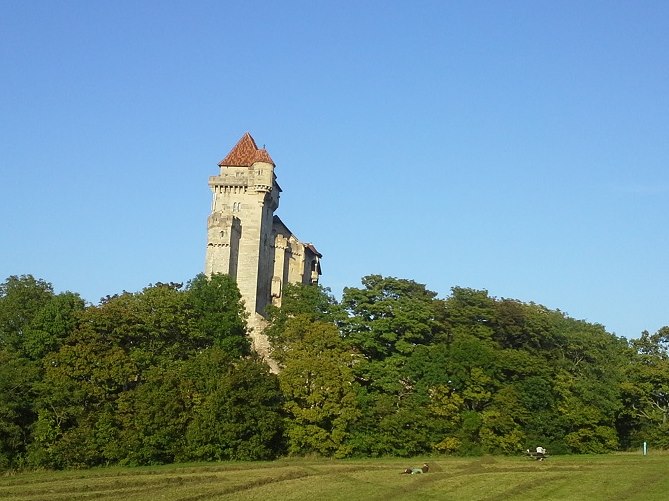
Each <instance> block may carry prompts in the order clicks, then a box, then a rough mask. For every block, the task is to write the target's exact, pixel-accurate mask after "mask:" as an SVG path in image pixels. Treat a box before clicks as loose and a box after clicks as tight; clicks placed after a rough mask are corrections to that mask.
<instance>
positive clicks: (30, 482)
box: [0, 454, 669, 501]
mask: <svg viewBox="0 0 669 501" xmlns="http://www.w3.org/2000/svg"><path fill="white" fill-rule="evenodd" d="M423 460H427V462H428V463H429V464H430V467H431V469H430V472H429V473H427V474H425V475H401V474H400V472H401V471H402V470H403V469H404V468H406V467H409V466H419V465H420V464H421V463H422V462H423ZM667 473H669V455H651V456H646V457H644V456H641V455H639V454H634V455H632V454H617V455H607V456H556V457H552V458H550V459H548V460H547V461H544V462H536V461H531V460H528V459H525V458H505V457H484V458H442V457H439V458H427V459H425V458H418V459H416V460H413V461H407V460H406V459H374V460H342V461H334V460H333V461H331V460H310V459H285V460H280V461H275V462H267V463H208V464H193V465H168V466H160V467H151V468H116V467H114V468H103V469H92V470H79V471H63V472H32V473H19V474H0V500H2V499H11V500H12V501H55V500H59V501H65V500H67V501H69V500H73V501H75V500H87V499H96V500H97V499H103V500H111V501H116V500H118V501H146V500H152V501H153V500H166V501H209V500H220V499H235V500H272V499H281V500H318V501H325V500H347V501H350V500H356V499H364V500H383V501H390V500H395V499H396V500H405V499H406V500H410V499H421V500H422V499H439V500H449V499H453V500H481V501H502V500H505V501H506V500H521V499H522V500H526V499H528V497H529V498H532V499H547V500H551V499H565V500H586V499H587V500H636V499H639V500H640V499H643V500H645V501H653V500H665V499H669V475H667Z"/></svg>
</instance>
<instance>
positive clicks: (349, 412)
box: [273, 315, 359, 457]
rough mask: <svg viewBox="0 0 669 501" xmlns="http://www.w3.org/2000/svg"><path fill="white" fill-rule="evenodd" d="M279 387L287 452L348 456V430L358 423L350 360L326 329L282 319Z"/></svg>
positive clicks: (302, 320) (305, 320)
mask: <svg viewBox="0 0 669 501" xmlns="http://www.w3.org/2000/svg"><path fill="white" fill-rule="evenodd" d="M273 339H274V341H280V342H281V350H280V353H281V357H280V359H279V361H280V363H281V367H282V368H281V371H280V372H279V383H280V387H281V391H282V393H283V396H284V410H285V412H286V414H287V418H288V419H287V421H286V435H287V438H288V452H289V453H291V454H305V453H310V452H315V453H318V454H322V455H324V456H335V457H344V456H347V455H349V454H350V452H351V448H350V446H349V445H348V444H347V439H348V437H349V432H350V427H351V425H352V424H353V423H354V422H355V420H356V418H357V417H358V414H359V411H358V408H357V405H358V402H357V385H356V384H355V380H354V376H353V372H352V370H351V366H352V364H353V363H354V361H355V358H354V356H353V354H352V353H351V351H350V350H349V349H348V347H347V345H346V344H345V343H344V342H343V341H342V339H341V337H340V335H339V331H338V330H337V328H336V326H335V325H334V324H332V323H325V322H321V321H312V320H311V319H310V318H309V317H308V316H306V315H298V316H296V317H293V318H290V319H288V320H287V321H286V322H285V324H284V331H283V333H282V334H281V336H280V337H279V336H275V337H274V338H273Z"/></svg>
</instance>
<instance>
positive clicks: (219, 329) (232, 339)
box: [188, 274, 251, 357]
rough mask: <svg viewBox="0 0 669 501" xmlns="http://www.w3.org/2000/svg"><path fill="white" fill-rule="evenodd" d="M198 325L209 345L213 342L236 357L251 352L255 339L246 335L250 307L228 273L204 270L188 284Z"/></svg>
mask: <svg viewBox="0 0 669 501" xmlns="http://www.w3.org/2000/svg"><path fill="white" fill-rule="evenodd" d="M188 301H189V303H190V304H192V307H193V310H194V314H195V318H196V322H195V329H196V331H197V333H198V336H200V337H201V338H202V339H203V341H204V342H205V344H206V345H210V343H213V345H214V346H217V347H219V348H221V349H222V350H223V351H225V352H226V353H229V354H230V355H232V356H233V357H239V356H243V355H249V354H250V353H251V343H250V341H249V338H248V337H247V336H246V316H247V314H246V311H245V310H244V305H243V304H242V296H241V294H240V293H239V289H237V285H236V284H235V282H234V280H233V279H232V278H231V277H230V276H228V275H222V274H214V275H212V276H211V277H209V278H207V277H206V276H205V275H203V274H200V275H198V276H197V277H195V278H194V279H193V280H191V281H190V282H189V284H188Z"/></svg>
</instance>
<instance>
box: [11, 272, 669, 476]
mask: <svg viewBox="0 0 669 501" xmlns="http://www.w3.org/2000/svg"><path fill="white" fill-rule="evenodd" d="M269 314H270V322H269V326H268V328H267V329H266V331H265V333H266V334H267V336H268V339H269V340H270V344H271V353H272V357H273V359H274V361H275V363H276V365H277V366H278V367H279V368H280V371H279V372H278V374H272V373H271V372H270V369H269V366H268V364H267V363H266V362H265V361H263V360H261V359H260V358H258V356H257V355H256V354H254V353H253V352H252V351H251V345H250V342H249V338H248V336H247V327H246V313H245V311H244V307H243V304H242V300H241V296H240V294H239V291H238V289H237V287H236V285H235V283H234V282H233V281H232V280H231V279H230V278H229V277H227V276H224V275H214V276H212V277H205V276H204V275H198V276H197V277H195V278H194V279H193V280H191V281H190V282H189V283H188V284H187V285H186V286H185V287H184V286H182V284H176V283H170V284H163V283H158V284H155V285H150V286H148V287H146V288H145V289H144V290H142V291H140V292H137V293H129V292H124V293H122V294H119V295H114V296H107V297H106V298H104V299H103V300H101V302H100V303H99V304H97V305H90V304H88V305H87V304H85V303H84V301H83V300H82V299H81V298H80V297H79V295H77V294H75V293H71V292H64V293H59V294H57V293H55V292H54V289H53V287H52V285H51V284H49V283H47V282H45V281H43V280H40V279H35V278H34V277H32V276H30V275H26V276H20V277H18V276H12V277H9V278H8V279H7V280H6V281H5V282H4V283H2V284H0V469H7V468H17V467H50V468H67V467H85V466H94V465H106V464H157V463H167V462H174V461H191V460H205V461H211V460H254V459H271V458H274V457H277V456H280V455H283V454H292V455H301V454H319V455H323V456H333V457H346V456H379V455H401V456H411V455H418V454H426V453H444V454H483V453H493V454H517V453H521V452H522V451H523V450H525V449H526V448H528V447H536V446H537V445H542V446H544V447H546V448H548V449H549V450H550V451H551V452H553V453H602V452H609V451H614V450H620V449H627V448H633V447H637V446H639V444H640V443H641V442H643V441H647V442H650V443H651V445H652V446H654V447H663V448H669V439H667V437H668V436H669V327H663V328H662V329H660V330H659V331H658V332H656V333H654V334H651V333H648V332H644V333H642V334H641V336H640V338H639V339H634V340H631V341H627V340H625V339H622V338H618V337H616V336H615V335H613V334H610V333H608V332H606V330H605V329H604V328H603V327H602V326H600V325H597V324H592V323H588V322H585V321H582V320H576V319H573V318H570V317H569V316H568V315H566V314H564V313H563V312H560V311H557V310H549V309H547V308H545V307H543V306H541V305H537V304H534V303H523V302H520V301H516V300H512V299H504V298H503V299H498V298H494V297H491V296H490V295H489V294H488V293H487V291H485V290H473V289H467V288H461V287H454V288H453V289H452V290H451V292H450V295H449V296H447V297H445V298H439V297H438V296H437V294H436V293H435V292H432V291H430V290H428V289H427V288H426V287H425V286H424V285H422V284H419V283H416V282H414V281H412V280H406V279H399V278H393V277H383V276H380V275H370V276H367V277H364V278H363V279H362V286H361V287H359V288H356V287H348V288H346V289H345V290H344V293H343V297H342V300H341V302H338V301H337V300H336V299H335V298H334V297H333V296H332V294H331V293H330V292H329V290H327V289H325V288H323V287H320V286H315V287H314V286H302V285H287V286H286V287H285V288H284V291H283V297H282V306H281V307H280V308H277V307H272V308H270V310H269Z"/></svg>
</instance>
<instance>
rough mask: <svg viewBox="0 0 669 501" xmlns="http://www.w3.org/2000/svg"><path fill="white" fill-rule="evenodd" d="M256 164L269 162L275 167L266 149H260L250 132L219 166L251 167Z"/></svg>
mask: <svg viewBox="0 0 669 501" xmlns="http://www.w3.org/2000/svg"><path fill="white" fill-rule="evenodd" d="M256 162H267V163H268V164H272V165H274V161H273V160H272V158H271V157H270V156H269V153H267V150H266V149H265V148H262V149H260V148H258V146H256V142H255V141H254V140H253V138H252V137H251V134H249V133H248V132H247V133H246V134H244V135H243V136H242V138H241V139H240V140H239V141H238V142H237V144H236V145H235V147H234V148H232V149H231V150H230V153H228V156H226V157H225V158H224V159H223V160H221V161H220V162H219V163H218V165H219V166H226V167H251V166H252V165H253V164H254V163H256Z"/></svg>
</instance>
